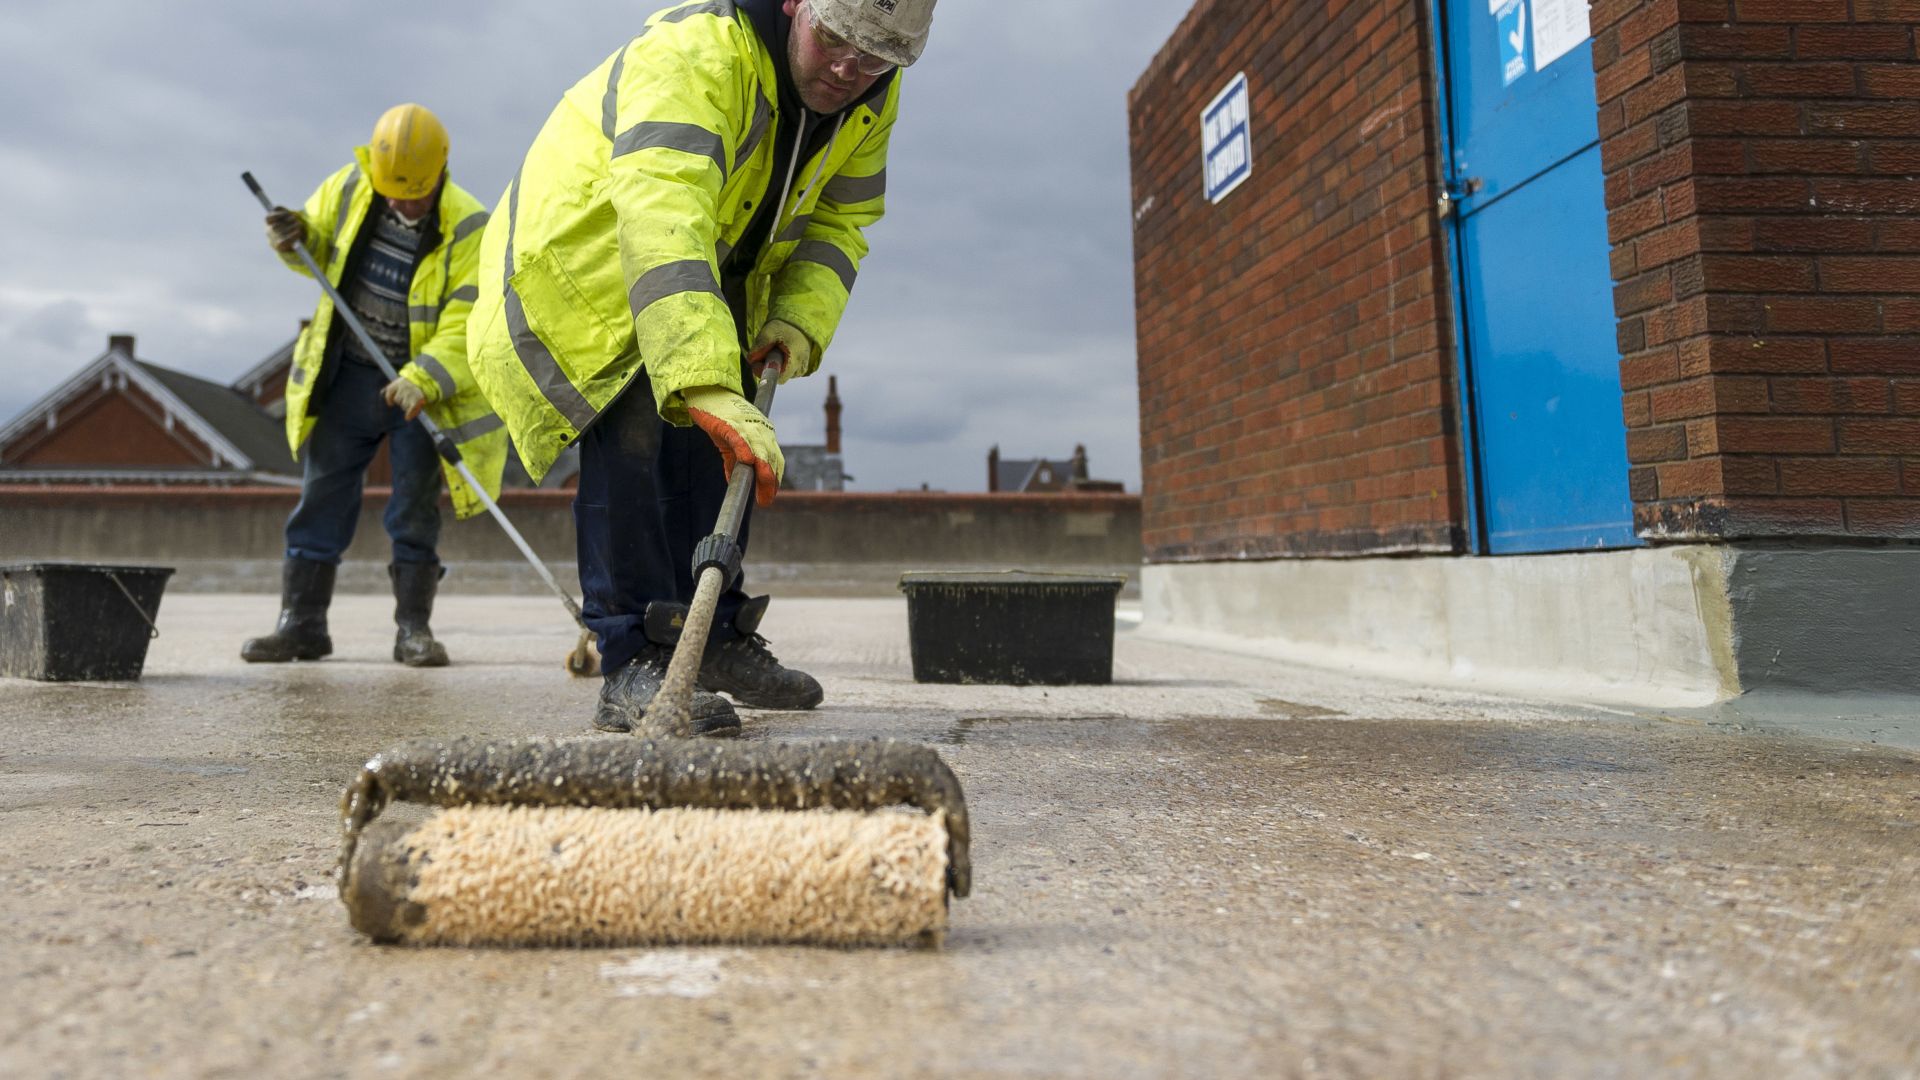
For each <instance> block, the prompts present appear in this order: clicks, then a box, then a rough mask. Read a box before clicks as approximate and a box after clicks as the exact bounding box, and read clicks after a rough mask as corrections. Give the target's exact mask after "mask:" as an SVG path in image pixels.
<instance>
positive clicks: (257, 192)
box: [240, 172, 273, 211]
mask: <svg viewBox="0 0 1920 1080" xmlns="http://www.w3.org/2000/svg"><path fill="white" fill-rule="evenodd" d="M240 180H241V182H242V183H244V184H246V185H247V190H248V191H251V192H253V197H254V198H256V199H259V200H260V205H261V206H263V207H265V208H266V209H267V210H268V211H271V210H272V209H273V200H272V199H269V198H267V191H266V189H265V188H263V187H261V186H260V181H258V180H255V179H254V178H253V174H252V173H250V172H243V173H241V174H240Z"/></svg>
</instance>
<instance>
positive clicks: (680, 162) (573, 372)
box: [467, 0, 900, 479]
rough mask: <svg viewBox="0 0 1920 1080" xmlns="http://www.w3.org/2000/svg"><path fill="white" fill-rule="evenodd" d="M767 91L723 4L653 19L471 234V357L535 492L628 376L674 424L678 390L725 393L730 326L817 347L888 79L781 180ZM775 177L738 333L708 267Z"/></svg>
mask: <svg viewBox="0 0 1920 1080" xmlns="http://www.w3.org/2000/svg"><path fill="white" fill-rule="evenodd" d="M777 77H778V76H777V74H776V71H775V68H774V60H773V57H772V55H771V54H770V53H769V52H768V51H767V47H766V46H765V45H764V44H763V43H762V42H761V40H760V37H759V35H758V34H757V33H756V32H755V30H754V28H753V25H752V23H751V22H750V21H749V19H748V16H747V15H746V14H745V13H744V12H742V11H739V10H738V9H736V7H735V5H734V4H733V3H732V0H695V2H692V3H686V4H682V5H680V6H678V7H675V8H671V9H668V10H666V11H661V12H657V13H655V14H654V15H653V16H652V17H650V18H649V19H648V20H647V24H646V27H645V29H644V30H643V31H642V32H641V34H640V36H638V37H636V38H634V39H633V40H632V41H630V42H628V43H627V44H626V46H625V47H623V48H622V49H620V51H618V52H616V53H614V54H613V55H612V56H610V57H608V58H607V60H606V62H604V63H602V64H601V65H600V66H599V67H597V68H595V69H594V70H593V71H592V72H591V73H590V74H588V75H587V77H586V78H584V79H582V80H580V82H579V83H578V84H576V85H575V86H574V87H573V88H572V89H571V90H568V91H567V93H566V96H565V97H563V98H562V99H561V101H560V104H559V105H558V106H557V107H555V109H554V110H553V113H552V115H550V116H549V117H548V118H547V122H546V125H545V126H544V127H542V128H541V130H540V134H539V136H538V137H536V138H535V139H534V142H533V146H532V148H531V149H530V150H528V151H527V156H526V160H525V161H524V162H523V163H522V164H521V166H520V172H519V174H518V175H517V176H516V177H515V178H514V180H513V182H512V183H511V184H510V185H508V187H507V191H506V194H505V196H503V198H502V200H501V202H500V204H499V206H498V207H496V213H495V215H494V218H493V221H492V223H491V224H490V225H489V227H488V228H487V233H486V239H485V242H484V243H483V245H482V247H481V252H480V299H479V302H478V303H477V304H476V305H475V307H474V313H473V320H472V325H471V327H470V334H469V338H468V343H467V347H468V359H469V361H470V362H471V366H472V368H473V373H474V377H475V378H476V379H477V380H478V381H479V383H480V387H481V389H482V390H483V391H485V392H486V395H487V398H488V400H489V401H491V402H492V403H493V407H494V409H495V410H496V411H497V412H499V414H500V416H501V418H502V419H504V420H505V421H506V423H507V428H508V430H509V431H510V432H511V433H512V435H513V442H514V446H515V447H516V448H517V449H518V451H519V454H520V460H521V462H522V463H523V464H524V465H526V467H527V471H528V472H529V473H531V474H532V475H533V476H534V477H535V478H536V479H537V478H539V477H541V476H543V475H545V473H546V471H547V469H548V468H549V467H550V466H551V465H552V464H553V460H554V456H555V455H556V454H558V453H559V452H560V451H561V450H562V449H563V448H564V447H566V446H567V444H569V443H570V442H572V441H573V440H574V439H576V438H578V437H579V434H580V432H581V431H583V430H584V429H585V428H586V427H587V425H588V424H590V423H592V422H593V419H594V417H595V416H597V415H598V414H599V413H600V411H601V410H602V409H605V408H606V407H607V406H608V405H609V404H611V403H612V401H613V400H614V398H615V397H617V396H618V395H619V394H620V392H621V391H622V390H624V389H625V388H626V386H627V384H628V383H629V382H630V381H632V379H633V377H634V376H635V374H636V373H638V372H639V371H640V370H641V368H642V365H644V366H645V369H646V372H647V376H648V379H649V381H650V382H651V383H652V387H651V389H652V392H653V397H654V403H655V405H656V407H657V408H658V409H659V412H660V415H661V416H662V417H664V418H666V419H667V420H668V421H670V422H672V423H675V424H680V425H685V424H686V423H688V417H687V413H686V406H685V403H684V402H683V401H682V400H681V396H680V395H681V392H682V391H683V390H686V389H689V388H692V387H698V386H724V387H727V388H729V389H732V390H740V389H741V386H740V362H741V356H740V340H739V336H738V332H739V329H743V330H744V331H745V333H746V337H747V340H749V341H751V340H753V338H754V335H756V334H757V333H758V332H759V330H760V327H761V326H762V325H763V324H764V323H765V322H766V321H767V320H768V319H781V320H784V321H785V322H787V323H790V324H792V325H793V326H795V327H797V328H799V329H800V330H801V331H803V332H804V333H805V334H806V335H807V337H808V338H809V339H811V341H812V343H813V345H814V350H815V351H814V355H815V356H818V355H820V354H821V353H823V352H824V351H825V350H826V349H827V347H828V345H829V344H830V343H831V342H832V340H833V334H834V330H835V328H836V327H837V326H838V325H839V322H840V316H841V313H842V312H843V311H844V310H845V309H846V304H847V294H848V291H849V290H850V289H852V288H853V281H854V276H855V275H856V274H857V273H858V271H859V268H860V261H861V259H863V258H864V257H865V256H866V253H867V243H866V239H865V238H864V237H863V236H862V235H861V230H862V229H863V228H865V227H866V226H868V225H870V224H872V223H873V222H875V221H878V220H879V219H880V215H881V213H882V211H883V210H884V208H885V197H884V196H885V192H886V161H887V138H888V133H889V132H890V130H891V129H892V127H893V122H894V117H895V115H896V114H897V112H898V108H899V82H900V80H899V78H898V77H897V76H896V77H895V78H893V79H892V80H890V83H891V85H890V86H888V87H887V88H886V90H885V92H884V94H876V95H874V97H873V98H871V99H870V102H871V103H870V104H861V105H857V106H855V107H853V108H851V109H849V110H846V111H844V112H843V113H841V114H840V115H839V117H838V124H839V127H838V129H837V130H835V131H834V132H833V135H832V137H831V139H830V140H829V141H828V142H827V144H826V145H825V146H824V147H823V148H822V149H821V150H820V151H819V152H817V153H815V154H814V155H813V156H812V158H810V159H809V160H807V161H802V162H798V163H797V164H796V163H794V162H790V161H774V160H773V157H774V143H775V137H774V131H775V125H777V124H780V123H784V122H798V118H788V117H783V116H781V115H780V107H779V104H778V103H779V99H780V95H779V89H778V84H777V83H776V82H775V80H776V78H777ZM795 145H796V147H797V146H798V145H799V141H798V140H796V141H795ZM796 152H797V151H796ZM789 172H791V176H792V184H791V190H790V191H789V192H788V194H787V198H786V203H785V205H784V206H781V207H779V208H778V211H779V217H778V218H777V219H776V220H775V222H774V224H773V226H772V230H771V231H770V232H769V233H768V234H767V240H766V244H765V245H764V246H763V248H762V249H761V251H760V254H759V257H758V261H757V262H756V264H755V266H754V268H753V271H752V273H751V275H750V276H749V278H748V281H747V288H746V303H747V308H748V312H747V325H746V326H745V327H744V328H739V329H737V328H736V327H735V325H734V319H733V315H732V313H731V312H730V311H729V309H728V306H727V303H726V301H725V299H724V298H723V297H722V296H721V289H720V285H719V280H720V277H719V275H720V266H721V265H722V263H723V262H724V260H725V258H726V255H727V253H728V252H729V251H731V250H732V248H733V245H735V244H737V243H739V242H740V240H741V238H742V237H743V236H744V235H745V233H746V231H747V227H748V225H749V224H750V223H751V220H752V217H753V211H754V208H755V207H756V206H757V205H758V202H759V200H761V199H762V198H766V199H775V198H779V196H780V194H781V188H782V185H783V184H784V183H785V181H786V178H787V176H788V175H789ZM798 374H805V372H800V373H798Z"/></svg>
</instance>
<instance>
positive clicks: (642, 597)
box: [573, 371, 752, 675]
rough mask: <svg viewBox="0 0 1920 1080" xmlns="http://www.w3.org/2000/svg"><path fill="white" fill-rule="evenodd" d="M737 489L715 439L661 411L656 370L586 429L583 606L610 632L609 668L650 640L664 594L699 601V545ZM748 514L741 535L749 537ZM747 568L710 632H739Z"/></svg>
mask: <svg viewBox="0 0 1920 1080" xmlns="http://www.w3.org/2000/svg"><path fill="white" fill-rule="evenodd" d="M726 495H727V477H726V471H725V469H724V468H723V467H722V465H721V461H720V451H719V450H717V449H715V448H714V445H713V440H712V439H709V438H708V437H707V434H706V432H704V431H701V430H700V429H699V428H697V427H689V428H677V427H674V426H673V425H671V424H669V423H667V422H666V421H665V420H662V419H660V416H659V414H658V413H657V412H656V411H655V410H654V403H653V390H652V387H650V386H648V385H647V375H646V372H644V371H643V372H641V373H640V374H639V375H637V376H635V377H634V380H633V382H632V383H631V384H629V385H628V387H627V389H626V390H625V391H624V392H623V393H621V395H620V396H619V397H618V398H617V399H615V400H614V402H613V404H611V405H609V406H607V409H606V411H605V412H602V413H601V414H600V416H599V418H598V419H596V420H595V421H594V423H593V425H592V426H591V427H589V428H588V429H587V430H586V433H585V434H583V435H581V436H580V488H579V490H578V491H577V492H575V493H574V499H573V524H574V531H575V534H576V538H577V541H578V543H579V552H580V591H581V593H582V594H583V596H582V603H581V605H580V607H581V611H582V613H583V614H584V615H585V616H586V622H587V626H588V628H589V629H591V630H593V632H594V633H596V634H598V635H599V637H600V664H601V668H602V670H604V671H605V672H606V673H607V674H608V675H611V674H613V673H614V672H615V671H618V670H619V669H620V668H621V667H622V666H624V665H625V664H626V663H627V662H628V661H629V660H632V659H633V658H634V657H636V656H638V655H639V654H640V651H641V650H642V649H643V648H645V647H646V644H647V638H646V633H645V632H644V629H643V625H642V620H643V618H644V616H645V615H646V611H647V605H648V604H650V603H652V602H653V601H655V600H660V601H664V602H667V603H679V604H685V603H690V602H691V601H692V600H693V548H694V545H696V544H698V543H699V542H700V541H701V540H702V539H704V538H706V537H707V536H708V535H710V534H711V533H712V532H713V526H714V523H715V522H716V521H717V520H718V519H719V517H720V503H721V502H722V501H723V500H724V499H725V498H726ZM751 516H752V506H751V500H749V506H748V513H747V515H746V516H745V517H743V518H742V519H741V523H740V535H738V536H736V537H734V542H735V543H737V544H739V545H740V548H741V550H743V551H744V550H745V549H746V546H747V519H748V518H750V517H751ZM745 581H746V576H745V575H744V574H743V575H741V578H740V580H738V581H735V582H734V583H733V587H732V588H731V589H728V590H727V591H726V592H725V593H723V594H721V596H720V604H719V607H718V608H717V609H716V610H715V611H714V617H713V631H712V633H711V634H710V635H709V636H708V640H709V641H716V642H717V641H726V640H729V639H731V638H734V637H737V636H738V634H737V632H736V631H735V630H734V626H733V619H734V616H735V615H736V614H738V613H739V611H740V605H741V604H744V603H745V602H746V600H747V594H746V591H745V590H744V589H743V588H742V587H741V586H742V585H743V584H744V583H745Z"/></svg>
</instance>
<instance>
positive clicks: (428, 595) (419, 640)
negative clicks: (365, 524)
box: [387, 562, 447, 667]
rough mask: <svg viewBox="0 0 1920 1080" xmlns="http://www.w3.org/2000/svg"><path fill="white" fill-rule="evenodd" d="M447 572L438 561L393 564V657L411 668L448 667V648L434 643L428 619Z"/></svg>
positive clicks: (389, 567) (389, 569)
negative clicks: (441, 579) (435, 594)
mask: <svg viewBox="0 0 1920 1080" xmlns="http://www.w3.org/2000/svg"><path fill="white" fill-rule="evenodd" d="M445 572H446V571H445V570H444V569H443V568H442V567H441V565H440V564H439V563H437V562H431V563H393V564H392V565H390V566H388V567H387V576H388V577H390V578H392V579H393V623H394V625H395V626H398V627H399V628H400V630H399V632H398V633H396V634H395V635H394V636H393V658H394V659H395V660H396V661H398V662H400V663H402V664H405V665H407V666H408V667H446V666H447V647H446V646H445V645H442V644H440V643H439V642H437V641H435V640H433V631H432V630H430V629H428V628H427V620H428V619H430V618H432V617H433V594H434V593H435V592H436V591H438V589H439V588H440V576H441V575H442V574H444V573H445Z"/></svg>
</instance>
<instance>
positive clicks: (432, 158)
mask: <svg viewBox="0 0 1920 1080" xmlns="http://www.w3.org/2000/svg"><path fill="white" fill-rule="evenodd" d="M367 151H368V156H369V157H370V158H371V169H370V171H371V173H372V175H371V176H370V177H369V179H370V180H372V181H373V190H375V191H377V192H379V193H380V194H382V195H385V196H386V197H387V198H389V199H424V198H426V197H427V196H429V195H431V194H433V189H434V187H435V186H436V185H437V184H439V183H440V174H441V173H442V172H445V171H446V168H447V129H446V128H445V127H442V126H441V124H440V118H439V117H437V116H435V115H433V114H432V113H431V112H428V111H427V108H426V106H424V105H413V104H407V105H395V106H394V107H393V108H391V109H388V110H387V111H386V112H384V113H382V114H381V116H380V122H379V123H377V124H375V125H373V141H372V143H371V144H370V145H369V146H368V147H367Z"/></svg>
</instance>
